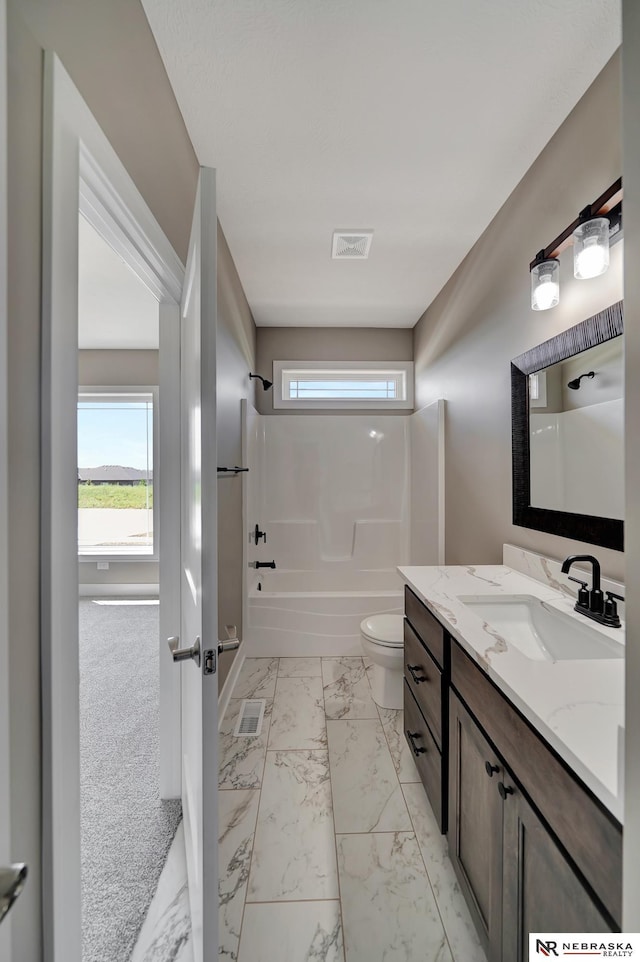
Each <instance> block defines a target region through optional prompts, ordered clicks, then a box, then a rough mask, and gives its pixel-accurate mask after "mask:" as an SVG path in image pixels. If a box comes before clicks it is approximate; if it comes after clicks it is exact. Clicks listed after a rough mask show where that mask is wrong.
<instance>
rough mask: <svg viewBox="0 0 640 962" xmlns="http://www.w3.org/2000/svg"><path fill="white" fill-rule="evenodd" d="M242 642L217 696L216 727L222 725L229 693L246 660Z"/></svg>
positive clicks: (227, 705)
mask: <svg viewBox="0 0 640 962" xmlns="http://www.w3.org/2000/svg"><path fill="white" fill-rule="evenodd" d="M244 647H245V646H244V642H240V647H239V648H238V654H237V655H236V657H235V658H234V659H233V664H232V666H231V668H230V669H229V674H228V675H227V677H226V678H225V681H224V685H223V686H222V691H221V692H220V694H219V695H218V727H219V726H220V725H222V721H223V719H224V715H225V712H226V710H227V708H228V707H229V699H230V698H231V692H232V691H233V687H234V685H235V683H236V681H237V680H238V675H239V674H240V669H241V668H242V664H243V662H244V660H245V658H246V655H245V653H244Z"/></svg>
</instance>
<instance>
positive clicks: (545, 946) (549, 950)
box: [536, 939, 558, 958]
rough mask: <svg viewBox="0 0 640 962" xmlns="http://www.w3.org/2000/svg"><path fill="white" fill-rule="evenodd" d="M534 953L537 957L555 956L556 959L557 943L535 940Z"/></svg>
mask: <svg viewBox="0 0 640 962" xmlns="http://www.w3.org/2000/svg"><path fill="white" fill-rule="evenodd" d="M536 952H537V953H538V955H545V956H547V957H549V956H551V955H555V956H556V958H557V957H558V943H557V942H543V941H542V939H536Z"/></svg>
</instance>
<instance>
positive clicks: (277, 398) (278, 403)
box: [273, 361, 413, 411]
mask: <svg viewBox="0 0 640 962" xmlns="http://www.w3.org/2000/svg"><path fill="white" fill-rule="evenodd" d="M307 371H309V372H313V373H314V374H317V375H322V374H326V375H327V376H328V377H330V376H331V374H332V373H338V372H339V373H340V374H344V373H346V372H349V371H352V372H353V373H354V374H357V375H358V377H362V375H363V374H367V373H369V372H370V373H371V374H373V375H376V376H380V375H381V374H384V375H388V376H394V377H398V378H401V379H402V383H403V384H404V386H405V392H404V393H405V396H404V397H402V398H348V399H347V398H313V399H307V398H305V399H304V400H302V399H300V398H290V397H287V392H286V388H287V384H288V383H289V381H291V380H293V379H294V375H295V374H299V373H304V372H307ZM273 406H274V408H276V409H278V408H279V409H287V408H289V409H293V408H295V409H298V410H301V409H307V410H314V409H315V410H326V411H332V410H333V411H347V410H359V411H362V410H371V409H377V410H381V409H386V410H390V409H391V410H401V411H407V410H413V361H274V362H273Z"/></svg>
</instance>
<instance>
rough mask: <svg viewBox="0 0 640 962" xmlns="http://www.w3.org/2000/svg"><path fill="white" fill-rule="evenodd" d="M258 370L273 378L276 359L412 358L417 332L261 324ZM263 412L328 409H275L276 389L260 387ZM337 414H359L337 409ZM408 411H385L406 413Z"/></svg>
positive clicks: (259, 406) (258, 393)
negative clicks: (414, 334) (270, 389)
mask: <svg viewBox="0 0 640 962" xmlns="http://www.w3.org/2000/svg"><path fill="white" fill-rule="evenodd" d="M257 350H258V353H257V362H256V372H257V373H258V374H262V376H263V377H266V378H268V379H269V380H272V378H273V362H274V361H412V360H413V332H412V331H411V330H410V329H409V328H380V327H375V328H368V327H367V328H363V327H343V328H338V327H259V328H258V342H257ZM256 407H257V409H258V411H259V412H260V414H326V413H327V412H326V411H295V410H290V409H288V408H287V410H286V411H285V410H280V411H274V409H273V392H272V391H263V390H262V386H261V385H260V384H258V385H257V387H256ZM333 413H335V414H348V413H352V414H356V413H358V412H356V411H355V410H352V411H351V412H346V411H335V412H333ZM407 413H408V412H407V411H385V414H404V415H406V414H407Z"/></svg>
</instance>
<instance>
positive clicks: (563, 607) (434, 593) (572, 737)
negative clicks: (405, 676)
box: [398, 565, 624, 822]
mask: <svg viewBox="0 0 640 962" xmlns="http://www.w3.org/2000/svg"><path fill="white" fill-rule="evenodd" d="M398 571H399V572H400V575H401V577H402V579H403V581H405V583H406V584H407V585H408V586H409V587H410V588H411V589H412V591H414V592H415V594H416V595H417V596H418V597H419V598H420V599H421V600H422V601H423V602H424V603H425V605H426V606H427V607H428V608H429V609H430V610H431V611H432V612H433V614H434V615H435V616H436V618H437V619H438V620H439V621H440V623H441V624H442V625H444V627H445V628H446V629H447V631H448V632H449V633H450V634H451V636H452V637H453V638H455V639H456V641H458V642H459V643H460V645H461V646H462V647H463V648H464V650H465V651H466V652H467V653H468V654H469V655H471V657H472V658H474V659H475V661H477V663H478V665H479V666H480V667H481V668H482V670H483V671H484V672H485V673H486V674H487V675H488V676H489V678H491V680H492V681H493V682H495V684H496V685H497V686H498V688H500V690H501V691H503V692H504V694H505V695H506V696H507V698H508V699H509V700H510V701H511V702H512V703H513V705H515V707H516V708H517V709H518V710H519V711H520V712H521V713H522V714H523V715H524V716H525V717H526V718H527V719H528V720H529V721H530V722H531V724H532V725H533V727H534V728H535V729H536V730H537V731H538V732H539V733H540V734H541V735H542V737H543V738H544V739H545V740H546V741H547V742H548V743H549V744H550V745H551V746H552V747H553V748H554V749H555V750H556V752H557V753H558V754H559V755H560V756H561V758H563V759H564V760H565V761H566V763H567V764H568V765H569V767H570V768H571V769H572V770H573V771H574V772H575V773H576V775H577V776H578V777H579V778H580V779H582V781H583V782H584V783H585V784H586V785H587V786H588V787H589V788H590V789H591V791H592V792H593V793H594V795H596V796H597V798H599V799H600V801H601V802H602V803H603V804H604V805H605V806H606V807H607V808H608V809H609V811H610V812H612V814H613V815H615V817H616V818H617V819H618V820H619V821H620V822H622V820H623V818H622V816H623V790H622V759H623V751H622V745H623V739H622V735H621V729H622V730H623V729H624V658H611V659H584V660H568V661H557V662H550V661H534V660H532V659H530V658H527V657H526V656H525V655H523V654H522V653H521V652H520V651H519V650H518V649H517V648H515V647H514V646H512V645H511V646H510V645H509V639H508V638H504V639H503V638H501V637H500V636H498V635H497V634H496V632H495V630H494V629H492V628H490V627H489V626H487V624H486V623H483V621H482V619H481V618H480V617H479V616H478V615H477V614H474V613H473V611H472V610H470V609H469V608H467V607H466V606H465V605H464V604H463V603H462V602H461V601H460V600H459V597H460V596H465V595H475V596H477V595H484V594H486V595H487V596H491V595H532V596H533V597H535V598H540V599H541V600H542V601H545V602H548V603H550V604H551V605H552V607H555V608H558V610H560V611H562V612H564V613H566V614H568V615H570V616H571V617H572V618H577V619H579V620H580V621H583V622H584V621H585V618H584V616H583V615H580V614H579V613H577V612H575V611H574V610H573V604H574V601H575V598H568V597H567V596H566V595H565V594H563V593H562V592H560V591H558V590H556V589H555V588H552V587H549V586H548V585H546V584H543V583H541V582H540V581H536V580H534V579H533V578H530V577H528V576H527V575H525V574H521V573H520V572H518V571H515V570H514V569H512V568H508V567H506V566H505V565H477V566H473V565H464V566H457V565H447V566H433V567H417V566H416V567H401V568H398ZM587 623H588V624H589V625H593V624H594V623H593V622H592V621H587ZM597 628H598V630H600V631H602V632H603V633H604V634H606V635H607V636H608V637H610V638H612V639H613V640H615V641H617V642H618V643H624V628H605V627H603V626H599V625H598V626H597Z"/></svg>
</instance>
